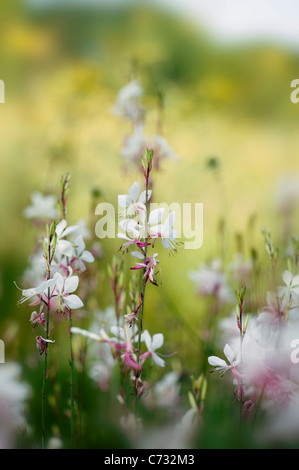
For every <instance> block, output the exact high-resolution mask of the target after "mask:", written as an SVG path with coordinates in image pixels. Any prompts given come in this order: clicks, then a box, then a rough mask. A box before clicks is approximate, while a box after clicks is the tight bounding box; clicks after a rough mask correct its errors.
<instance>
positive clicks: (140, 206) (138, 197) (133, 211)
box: [118, 181, 152, 220]
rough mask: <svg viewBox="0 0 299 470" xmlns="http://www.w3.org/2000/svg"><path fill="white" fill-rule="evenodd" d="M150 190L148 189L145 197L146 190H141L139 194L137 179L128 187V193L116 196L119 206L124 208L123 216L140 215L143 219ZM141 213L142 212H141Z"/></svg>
mask: <svg viewBox="0 0 299 470" xmlns="http://www.w3.org/2000/svg"><path fill="white" fill-rule="evenodd" d="M151 195H152V191H151V190H148V192H147V198H146V191H142V192H141V194H140V184H139V183H138V181H134V183H133V184H132V186H131V187H130V189H129V194H122V195H119V196H118V205H119V207H122V208H125V211H124V212H123V214H122V216H123V217H128V218H130V217H135V216H136V215H140V216H141V217H142V218H143V220H144V213H145V212H146V206H145V204H146V203H147V201H149V199H150V198H151ZM142 213H143V214H142Z"/></svg>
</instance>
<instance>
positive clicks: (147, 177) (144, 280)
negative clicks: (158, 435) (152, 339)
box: [134, 170, 149, 414]
mask: <svg viewBox="0 0 299 470" xmlns="http://www.w3.org/2000/svg"><path fill="white" fill-rule="evenodd" d="M148 186H149V170H148V171H147V174H146V187H145V204H146V210H147V209H148ZM146 213H147V212H146ZM145 233H146V236H145V246H144V265H145V266H146V260H147V243H148V235H147V233H148V227H147V224H146V227H145ZM145 272H146V267H145V268H144V270H143V276H142V288H141V300H142V304H141V308H140V314H139V332H138V347H137V364H139V363H140V350H141V335H142V330H143V312H144V297H145V286H146V278H145ZM140 374H141V372H140V371H136V379H135V389H134V396H135V414H136V411H137V400H138V379H139V377H140Z"/></svg>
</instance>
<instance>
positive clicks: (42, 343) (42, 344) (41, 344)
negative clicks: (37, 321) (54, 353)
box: [35, 336, 55, 356]
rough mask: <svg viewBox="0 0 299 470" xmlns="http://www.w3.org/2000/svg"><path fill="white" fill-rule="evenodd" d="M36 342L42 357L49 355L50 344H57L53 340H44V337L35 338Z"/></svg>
mask: <svg viewBox="0 0 299 470" xmlns="http://www.w3.org/2000/svg"><path fill="white" fill-rule="evenodd" d="M35 340H36V347H37V349H38V351H39V354H40V356H41V355H42V354H43V353H46V354H47V348H48V346H47V344H48V343H55V341H53V340H51V339H45V338H42V336H37V337H36V338H35Z"/></svg>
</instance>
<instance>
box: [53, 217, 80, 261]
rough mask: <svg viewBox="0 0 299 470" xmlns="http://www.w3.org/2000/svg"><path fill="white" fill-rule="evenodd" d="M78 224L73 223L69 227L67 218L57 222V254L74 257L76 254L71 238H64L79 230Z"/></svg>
mask: <svg viewBox="0 0 299 470" xmlns="http://www.w3.org/2000/svg"><path fill="white" fill-rule="evenodd" d="M79 228H80V227H79V226H78V225H71V226H70V227H67V221H66V220H65V219H63V220H61V222H59V224H57V226H56V229H55V232H56V235H57V242H56V249H55V254H58V255H64V256H68V257H72V256H73V254H74V246H73V243H71V242H70V241H69V240H64V238H65V237H66V236H67V235H70V234H72V233H74V232H76V231H77V230H79ZM46 241H47V240H46Z"/></svg>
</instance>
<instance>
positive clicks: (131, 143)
mask: <svg viewBox="0 0 299 470" xmlns="http://www.w3.org/2000/svg"><path fill="white" fill-rule="evenodd" d="M146 147H147V145H146V136H145V134H144V130H143V125H136V126H134V129H133V132H132V134H131V135H128V136H126V138H125V140H124V144H123V146H122V149H121V155H122V156H123V158H124V160H126V162H136V161H138V160H140V157H141V155H143V154H144V152H145V149H146Z"/></svg>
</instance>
